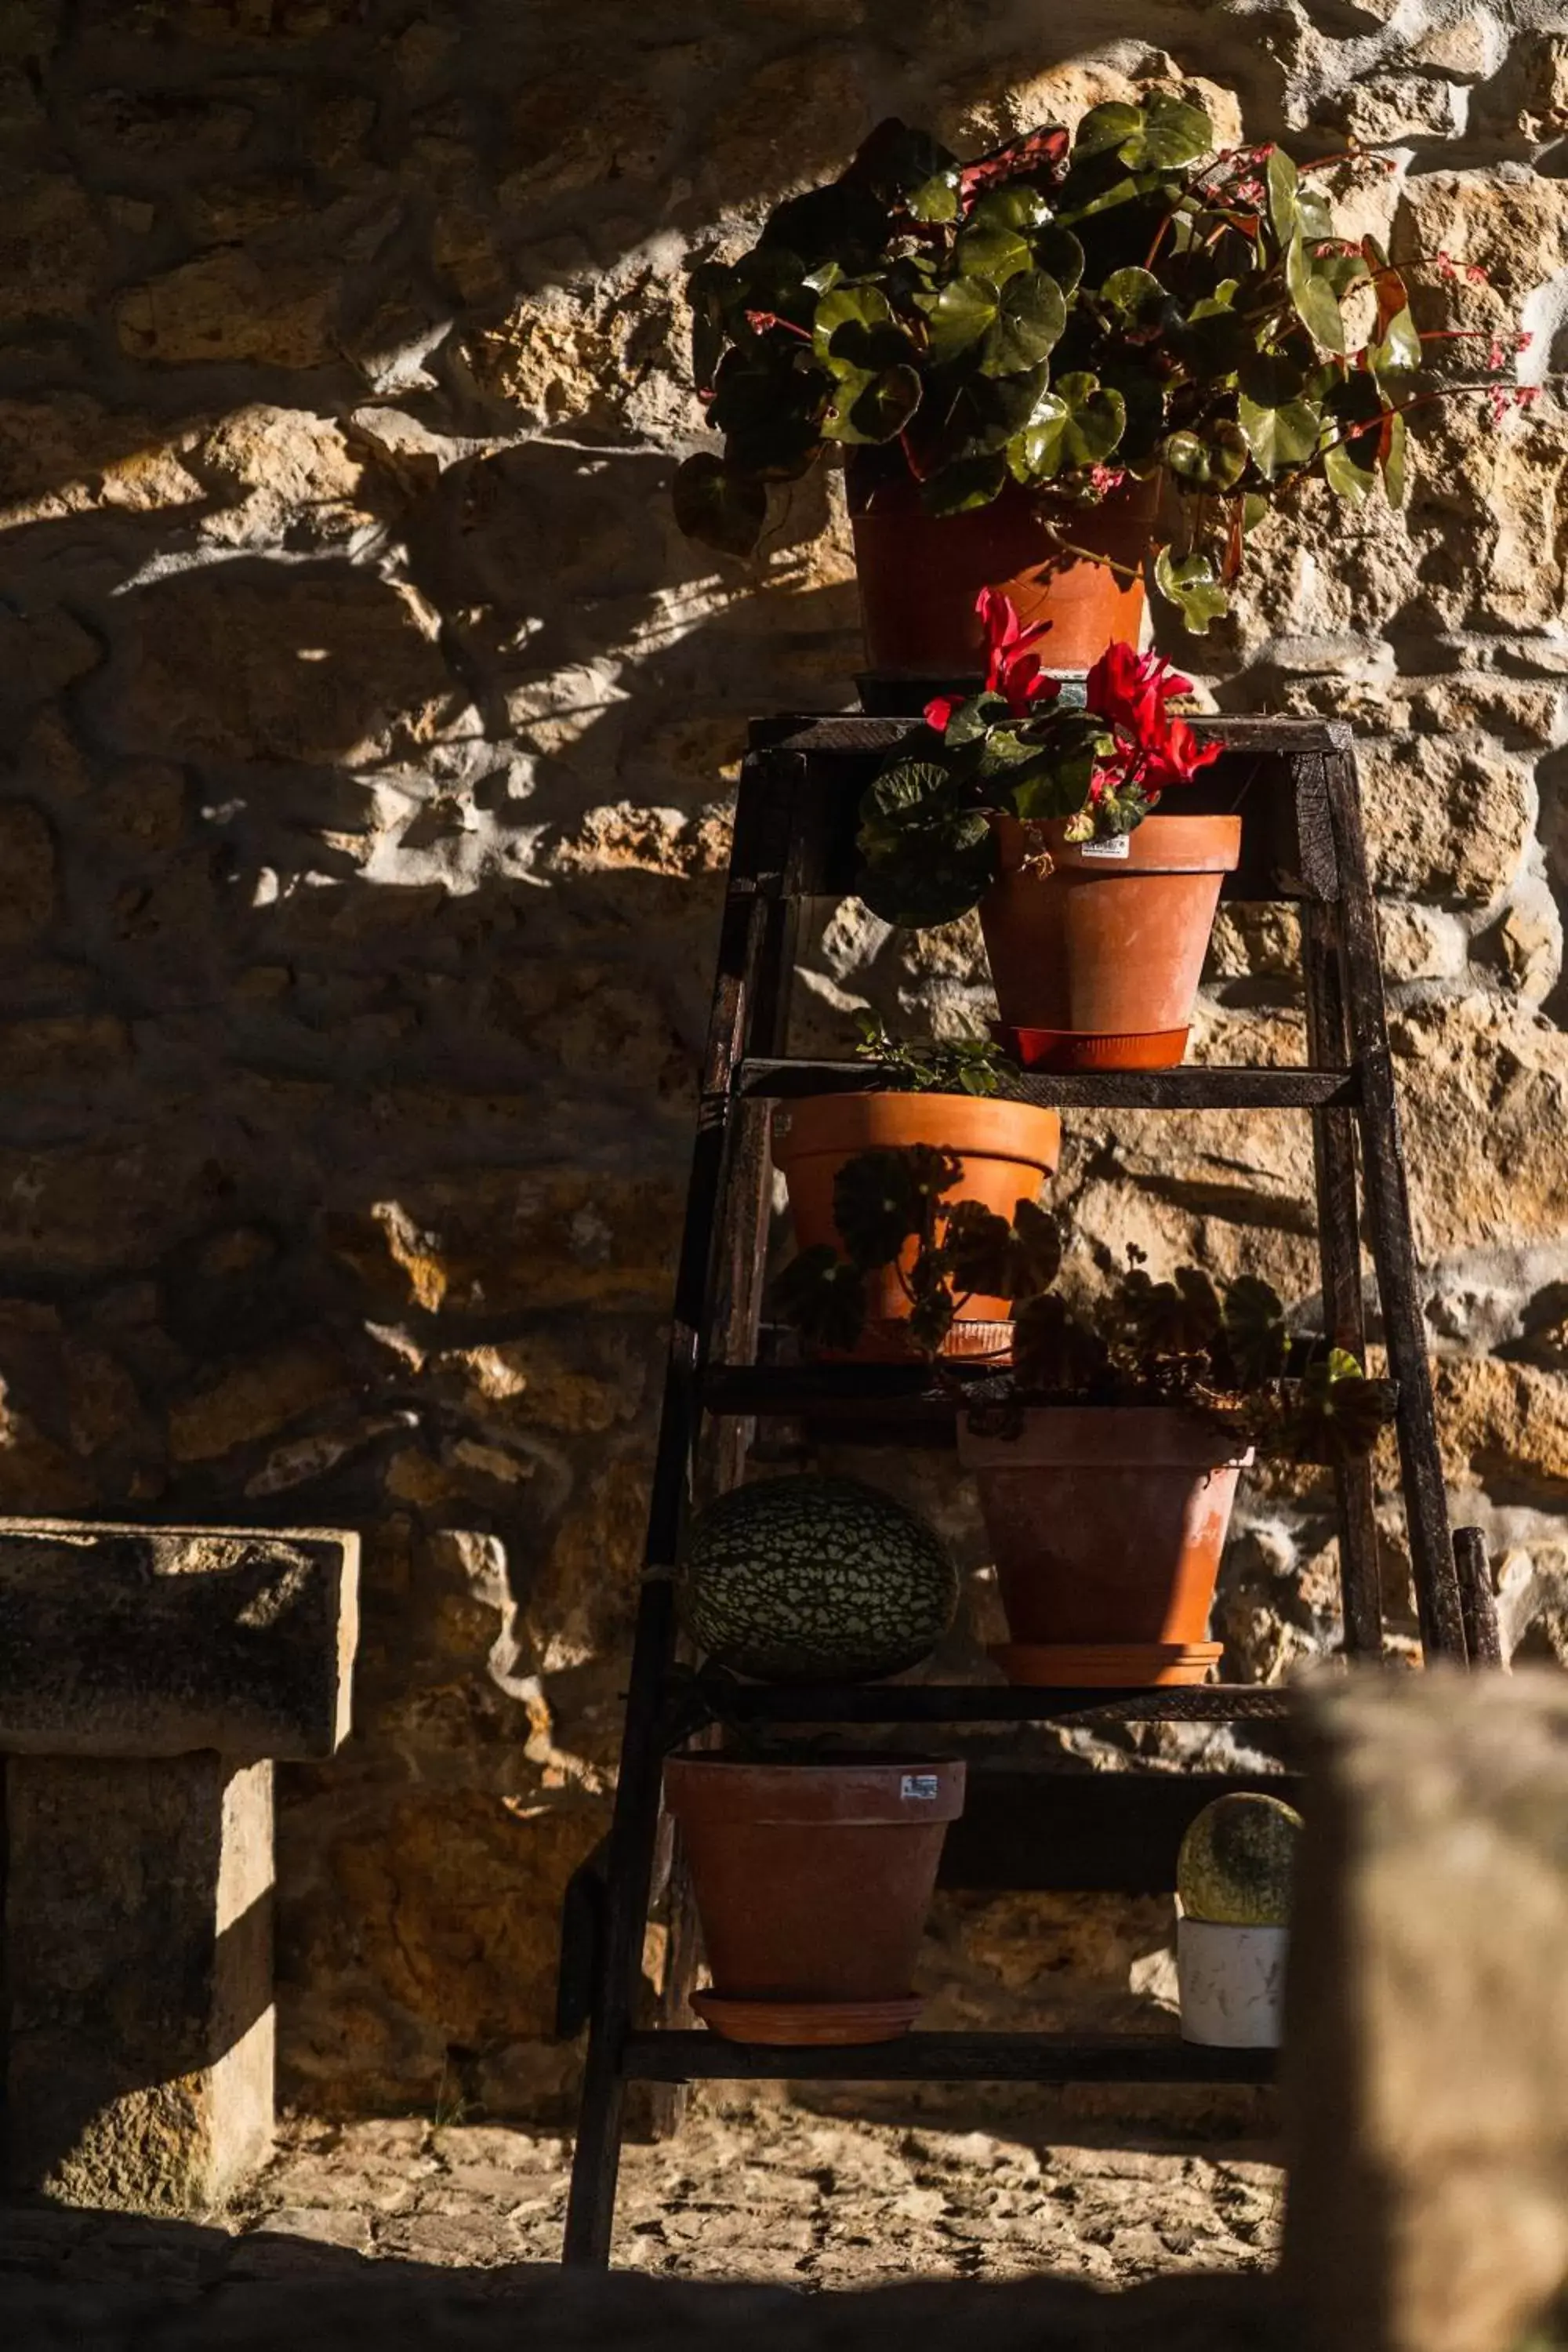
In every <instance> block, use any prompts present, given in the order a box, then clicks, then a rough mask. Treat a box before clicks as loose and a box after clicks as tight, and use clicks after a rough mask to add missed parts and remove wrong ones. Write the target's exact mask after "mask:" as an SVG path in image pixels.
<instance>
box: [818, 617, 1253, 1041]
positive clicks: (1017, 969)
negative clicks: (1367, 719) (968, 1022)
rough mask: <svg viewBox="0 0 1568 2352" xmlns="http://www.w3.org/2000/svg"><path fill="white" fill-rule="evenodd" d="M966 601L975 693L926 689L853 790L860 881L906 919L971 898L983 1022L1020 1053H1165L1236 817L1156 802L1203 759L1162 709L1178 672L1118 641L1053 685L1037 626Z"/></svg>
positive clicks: (1231, 863)
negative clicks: (918, 707)
mask: <svg viewBox="0 0 1568 2352" xmlns="http://www.w3.org/2000/svg"><path fill="white" fill-rule="evenodd" d="M978 611H979V614H980V617H981V619H982V622H983V624H984V630H985V637H986V644H987V648H988V655H989V660H988V667H987V669H986V674H985V682H984V687H983V688H982V689H981V691H980V692H979V693H978V694H975V695H971V696H967V697H965V698H952V697H948V696H942V697H938V698H934V699H933V700H931V702H930V703H928V704H927V706H926V710H925V723H924V726H923V728H922V729H921V731H920V732H919V733H918V734H917V735H915V736H914V737H913V738H912V739H910V740H906V742H905V743H904V744H903V745H902V746H901V747H900V751H899V752H898V754H897V756H896V757H895V758H894V759H893V760H891V761H889V763H888V764H887V766H886V767H885V768H884V769H883V771H882V772H881V773H880V774H879V776H878V777H877V778H876V779H875V781H874V782H872V784H871V785H870V786H869V788H868V791H867V793H866V794H865V797H864V799H863V800H862V802H861V804H860V829H859V835H858V842H859V847H860V852H861V857H862V866H861V870H860V874H859V877H858V889H859V893H860V896H861V898H863V899H864V900H865V902H866V904H867V905H868V907H869V908H871V910H872V912H873V913H874V914H877V915H879V916H881V917H882V918H883V919H884V920H885V921H887V922H890V923H896V924H901V925H906V926H909V927H910V928H914V929H927V928H930V927H931V926H934V925H940V924H942V923H950V922H953V921H955V920H956V919H958V917H959V916H961V915H963V914H966V913H968V911H969V909H970V908H972V907H975V906H978V908H979V909H980V921H981V928H982V929H983V931H984V937H985V950H986V955H987V957H988V959H989V961H990V965H991V977H992V982H993V984H994V988H995V991H996V1002H997V1007H998V1011H999V1013H1000V1025H999V1034H1000V1037H1001V1040H1002V1042H1003V1044H1004V1045H1006V1047H1007V1048H1008V1050H1009V1051H1010V1052H1011V1053H1013V1054H1014V1055H1016V1058H1017V1059H1018V1060H1019V1061H1020V1062H1022V1063H1023V1064H1024V1066H1026V1067H1028V1068H1036V1067H1042V1068H1047V1069H1069V1070H1070V1069H1095V1068H1099V1069H1136V1068H1144V1069H1147V1068H1156V1067H1162V1066H1168V1065H1170V1064H1172V1063H1175V1062H1179V1061H1180V1060H1181V1059H1182V1056H1183V1055H1184V1052H1185V1050H1186V1039H1187V1030H1188V1026H1189V1024H1190V1023H1191V1020H1192V1008H1193V1000H1194V996H1195V994H1196V992H1197V984H1198V978H1199V975H1200V973H1201V971H1202V969H1203V960H1204V954H1205V950H1206V948H1207V945H1208V938H1209V932H1210V930H1211V929H1212V927H1213V923H1214V916H1215V906H1216V905H1217V903H1218V899H1219V891H1220V885H1221V883H1222V881H1223V880H1224V877H1225V876H1226V874H1227V873H1229V872H1231V871H1233V870H1234V868H1235V866H1236V865H1237V861H1238V859H1239V857H1240V855H1241V819H1240V817H1239V816H1237V815H1234V814H1229V815H1227V814H1219V815H1189V814H1169V815H1167V814H1164V812H1163V796H1164V794H1165V793H1167V792H1170V791H1172V790H1179V789H1180V788H1181V787H1183V786H1184V785H1188V784H1191V783H1192V782H1193V781H1194V778H1195V777H1197V776H1198V775H1199V774H1200V773H1201V772H1203V770H1204V769H1205V768H1206V767H1207V766H1208V765H1209V764H1210V762H1211V761H1214V760H1215V759H1217V758H1218V757H1219V750H1220V747H1219V745H1218V744H1217V743H1213V742H1205V741H1204V740H1202V739H1201V737H1200V736H1199V735H1198V734H1197V733H1196V732H1195V730H1194V728H1193V727H1192V726H1191V725H1190V724H1189V723H1188V721H1187V720H1186V719H1184V718H1182V717H1180V716H1179V715H1178V714H1177V713H1176V712H1175V711H1173V709H1172V708H1171V706H1172V704H1173V702H1175V701H1176V700H1178V699H1179V698H1181V697H1182V696H1184V695H1186V694H1189V693H1190V692H1191V691H1192V683H1191V680H1190V679H1188V678H1184V677H1180V676H1178V675H1177V673H1176V672H1175V671H1174V670H1173V669H1172V668H1171V667H1170V665H1169V664H1168V663H1166V662H1163V661H1162V660H1161V659H1160V657H1159V656H1157V655H1154V654H1147V655H1142V656H1140V655H1138V654H1135V653H1134V652H1133V651H1132V649H1131V646H1126V645H1121V644H1118V645H1113V646H1110V647H1109V648H1108V649H1107V650H1106V651H1105V652H1104V653H1103V654H1102V655H1101V656H1100V659H1099V660H1098V661H1097V662H1096V663H1095V665H1094V667H1092V669H1090V671H1089V675H1088V677H1087V679H1086V681H1085V685H1084V698H1083V701H1082V703H1081V705H1080V704H1078V703H1076V702H1069V701H1068V698H1067V697H1066V696H1065V695H1064V694H1063V693H1062V692H1061V689H1060V686H1059V682H1058V680H1057V679H1056V678H1054V677H1049V676H1047V673H1046V672H1045V671H1044V670H1043V668H1042V667H1041V663H1040V655H1039V650H1038V641H1039V638H1040V636H1041V634H1042V631H1041V627H1040V625H1038V624H1030V625H1026V624H1025V623H1023V622H1021V621H1020V620H1019V617H1018V615H1017V614H1016V611H1015V610H1014V608H1013V606H1012V604H1010V603H1009V602H1008V601H1007V599H1006V598H1005V596H1000V595H998V594H996V593H994V591H992V590H990V589H985V590H983V591H982V593H981V595H980V598H979V603H978ZM1156 810H1159V811H1160V814H1155V811H1156Z"/></svg>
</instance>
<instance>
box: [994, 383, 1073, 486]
mask: <svg viewBox="0 0 1568 2352" xmlns="http://www.w3.org/2000/svg"><path fill="white" fill-rule="evenodd" d="M1067 421H1068V404H1067V402H1066V401H1065V400H1063V399H1062V398H1061V396H1060V395H1059V394H1058V393H1054V392H1044V393H1042V394H1040V396H1039V398H1038V399H1037V401H1036V403H1035V405H1034V409H1033V411H1032V413H1031V415H1030V417H1029V421H1028V423H1027V425H1025V427H1024V429H1023V431H1022V432H1021V433H1016V434H1015V435H1014V436H1013V438H1012V440H1011V441H1009V442H1008V444H1007V470H1008V472H1009V473H1010V474H1011V475H1012V477H1013V478H1014V480H1015V481H1017V482H1048V481H1049V479H1050V478H1051V476H1052V475H1053V474H1054V473H1055V472H1056V470H1057V468H1058V466H1059V465H1060V464H1061V457H1062V434H1063V431H1064V430H1065V428H1066V425H1067Z"/></svg>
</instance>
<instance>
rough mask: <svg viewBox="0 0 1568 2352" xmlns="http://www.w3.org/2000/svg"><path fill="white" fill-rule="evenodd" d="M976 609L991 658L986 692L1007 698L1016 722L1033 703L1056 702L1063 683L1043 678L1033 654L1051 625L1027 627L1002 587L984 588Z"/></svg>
mask: <svg viewBox="0 0 1568 2352" xmlns="http://www.w3.org/2000/svg"><path fill="white" fill-rule="evenodd" d="M974 609H975V611H976V612H977V613H978V614H979V615H980V619H981V624H982V625H983V627H984V631H985V644H986V649H987V652H988V654H989V656H990V659H989V661H988V663H987V665H986V670H985V685H986V690H987V691H988V692H989V693H992V694H1001V695H1005V697H1006V699H1007V708H1008V709H1009V711H1010V712H1011V713H1012V715H1013V717H1014V718H1015V719H1022V718H1023V716H1024V715H1025V713H1026V710H1027V709H1028V708H1029V706H1030V704H1031V703H1035V702H1054V701H1055V700H1056V698H1057V697H1058V694H1059V693H1060V692H1061V685H1060V682H1059V680H1058V679H1057V678H1054V677H1043V676H1042V675H1041V670H1040V656H1039V655H1038V654H1037V653H1031V652H1030V651H1029V648H1030V646H1033V645H1034V644H1035V642H1036V640H1037V638H1040V637H1043V636H1044V635H1045V634H1046V631H1047V629H1048V628H1049V627H1050V623H1049V622H1048V621H1031V622H1030V623H1029V624H1028V625H1027V626H1026V625H1025V624H1024V623H1023V622H1022V621H1021V620H1020V619H1019V618H1018V614H1017V611H1016V607H1015V606H1014V604H1013V603H1012V601H1011V599H1010V598H1009V597H1006V596H1005V595H1003V593H1002V592H1001V590H1000V589H999V588H983V589H982V590H981V591H980V593H979V595H978V596H977V597H976V598H975V600H974ZM927 715H928V717H929V716H930V714H929V712H928V714H927Z"/></svg>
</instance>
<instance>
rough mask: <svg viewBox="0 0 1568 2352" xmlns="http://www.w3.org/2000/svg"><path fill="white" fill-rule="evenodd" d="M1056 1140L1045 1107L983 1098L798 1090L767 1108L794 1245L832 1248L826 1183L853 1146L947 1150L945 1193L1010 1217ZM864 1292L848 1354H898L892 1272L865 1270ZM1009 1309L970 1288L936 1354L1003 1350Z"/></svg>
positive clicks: (896, 1288)
mask: <svg viewBox="0 0 1568 2352" xmlns="http://www.w3.org/2000/svg"><path fill="white" fill-rule="evenodd" d="M1061 1140H1062V1123H1061V1120H1060V1118H1058V1115H1057V1113H1056V1112H1055V1111H1054V1110H1041V1109H1039V1108H1037V1106H1036V1105H1035V1104H1034V1103H1018V1102H999V1101H997V1100H995V1099H994V1097H989V1096H983V1095H936V1094H923V1095H851V1094H845V1095H806V1096H805V1097H802V1098H801V1100H799V1101H798V1102H790V1103H781V1104H780V1105H779V1106H778V1108H777V1109H776V1110H775V1111H774V1113H773V1163H774V1165H775V1167H777V1168H779V1169H782V1171H784V1182H785V1184H786V1185H787V1186H788V1188H789V1206H790V1215H791V1217H792V1218H793V1220H794V1223H795V1242H796V1244H797V1245H798V1247H800V1248H801V1249H803V1250H807V1249H816V1248H817V1247H819V1246H821V1245H826V1246H829V1247H832V1248H837V1247H838V1235H837V1230H836V1228H835V1226H834V1223H833V1184H834V1179H835V1178H836V1177H837V1173H838V1171H839V1170H840V1169H841V1168H842V1167H843V1165H844V1162H845V1161H846V1160H852V1159H853V1158H854V1157H855V1155H856V1153H857V1152H860V1151H871V1150H886V1149H902V1148H904V1147H906V1146H908V1145H910V1144H911V1143H928V1144H931V1145H933V1146H935V1147H936V1148H937V1149H938V1150H946V1151H953V1152H956V1153H957V1154H958V1157H959V1159H960V1160H962V1162H963V1177H962V1179H961V1181H960V1182H959V1184H958V1185H957V1187H956V1188H955V1190H954V1191H953V1192H950V1193H949V1194H948V1195H947V1196H946V1197H947V1198H948V1199H949V1200H950V1201H960V1200H963V1201H979V1202H982V1203H983V1204H984V1206H985V1207H986V1208H988V1209H992V1210H994V1212H995V1213H996V1214H997V1215H998V1216H999V1217H1010V1216H1011V1215H1012V1214H1013V1212H1014V1210H1015V1209H1016V1206H1017V1204H1018V1202H1020V1201H1021V1200H1026V1201H1033V1200H1034V1199H1035V1198H1036V1196H1037V1193H1038V1192H1039V1190H1040V1187H1041V1185H1042V1183H1044V1181H1045V1180H1046V1178H1047V1177H1048V1176H1053V1175H1055V1173H1056V1168H1057V1161H1058V1159H1059V1157H1060V1154H1061ZM915 1247H916V1245H915V1244H914V1242H913V1241H912V1240H911V1242H910V1244H909V1247H908V1249H907V1250H906V1251H905V1253H904V1258H903V1263H904V1265H905V1267H906V1269H907V1268H908V1266H909V1265H911V1264H912V1263H913V1261H914V1256H915ZM867 1291H868V1311H867V1327H866V1332H865V1335H864V1337H863V1338H862V1339H861V1341H860V1344H859V1346H858V1348H857V1349H855V1360H857V1361H860V1362H866V1361H872V1360H887V1359H888V1358H889V1357H891V1358H898V1357H900V1356H903V1355H905V1354H907V1353H908V1347H907V1343H906V1342H905V1340H904V1339H902V1337H901V1336H900V1327H901V1326H902V1325H903V1324H905V1323H907V1321H908V1319H909V1312H910V1302H909V1299H908V1297H906V1296H905V1293H904V1291H903V1289H902V1288H901V1287H900V1282H899V1277H898V1275H897V1273H896V1272H895V1270H894V1268H893V1267H891V1266H888V1267H886V1268H885V1269H884V1270H882V1271H881V1272H879V1273H877V1274H873V1275H871V1276H869V1277H868V1283H867ZM1012 1313H1013V1309H1012V1307H1011V1305H1010V1303H1009V1302H1008V1300H1006V1299H1005V1298H994V1297H989V1296H986V1297H982V1296H981V1295H980V1294H979V1293H978V1292H977V1293H976V1294H975V1295H974V1296H973V1297H972V1298H970V1299H969V1300H968V1302H967V1303H966V1305H965V1307H964V1310H963V1318H962V1319H961V1320H959V1321H958V1322H955V1323H954V1325H953V1327H952V1332H951V1334H950V1335H949V1339H948V1341H947V1345H946V1346H945V1347H944V1349H943V1350H942V1352H943V1354H944V1355H952V1356H961V1355H986V1354H997V1353H1003V1354H1005V1352H1006V1350H1007V1349H1008V1346H1009V1344H1010V1334H1009V1330H1008V1328H1006V1327H1008V1326H1009V1325H1010V1323H1011V1318H1012ZM999 1327H1001V1328H999Z"/></svg>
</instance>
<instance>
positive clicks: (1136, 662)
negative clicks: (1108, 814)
mask: <svg viewBox="0 0 1568 2352" xmlns="http://www.w3.org/2000/svg"><path fill="white" fill-rule="evenodd" d="M1192 690H1193V682H1192V679H1191V678H1190V677H1179V676H1178V675H1177V673H1176V672H1175V671H1174V670H1173V668H1172V667H1171V666H1170V664H1169V663H1168V662H1165V661H1163V660H1162V659H1161V657H1160V656H1159V655H1158V654H1142V655H1140V654H1135V653H1134V652H1133V650H1132V648H1131V646H1127V645H1114V646H1107V647H1106V650H1105V651H1104V653H1103V654H1101V656H1100V659H1099V660H1098V661H1097V662H1096V663H1095V665H1094V667H1093V668H1092V669H1091V670H1090V671H1089V677H1088V678H1087V679H1086V681H1085V684H1084V699H1085V703H1086V705H1087V707H1088V708H1089V709H1090V710H1091V711H1093V712H1094V714H1095V716H1096V718H1099V719H1104V720H1105V721H1106V723H1107V725H1108V726H1109V727H1110V730H1111V732H1112V733H1113V734H1114V736H1115V737H1116V742H1117V749H1118V751H1119V752H1120V753H1121V765H1122V772H1123V774H1124V775H1126V776H1129V777H1132V776H1135V777H1136V778H1137V780H1138V782H1140V783H1141V784H1142V786H1143V787H1144V790H1145V791H1146V792H1148V793H1158V792H1161V791H1163V789H1164V787H1165V786H1166V785H1167V784H1190V783H1191V782H1192V780H1193V778H1194V776H1195V775H1196V774H1197V772H1198V770H1199V769H1200V768H1206V767H1207V766H1208V764H1209V762H1210V761H1211V760H1217V759H1218V757H1219V748H1220V747H1219V745H1218V744H1217V743H1202V742H1200V741H1199V740H1198V738H1197V737H1196V736H1195V735H1194V732H1193V730H1192V729H1191V728H1190V727H1189V726H1188V724H1187V722H1186V720H1185V719H1174V718H1173V717H1172V716H1171V714H1170V713H1169V712H1168V711H1167V709H1166V708H1165V705H1166V704H1167V703H1168V702H1171V701H1173V699H1174V698H1175V697H1176V696H1178V695H1182V694H1190V693H1191V692H1192Z"/></svg>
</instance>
